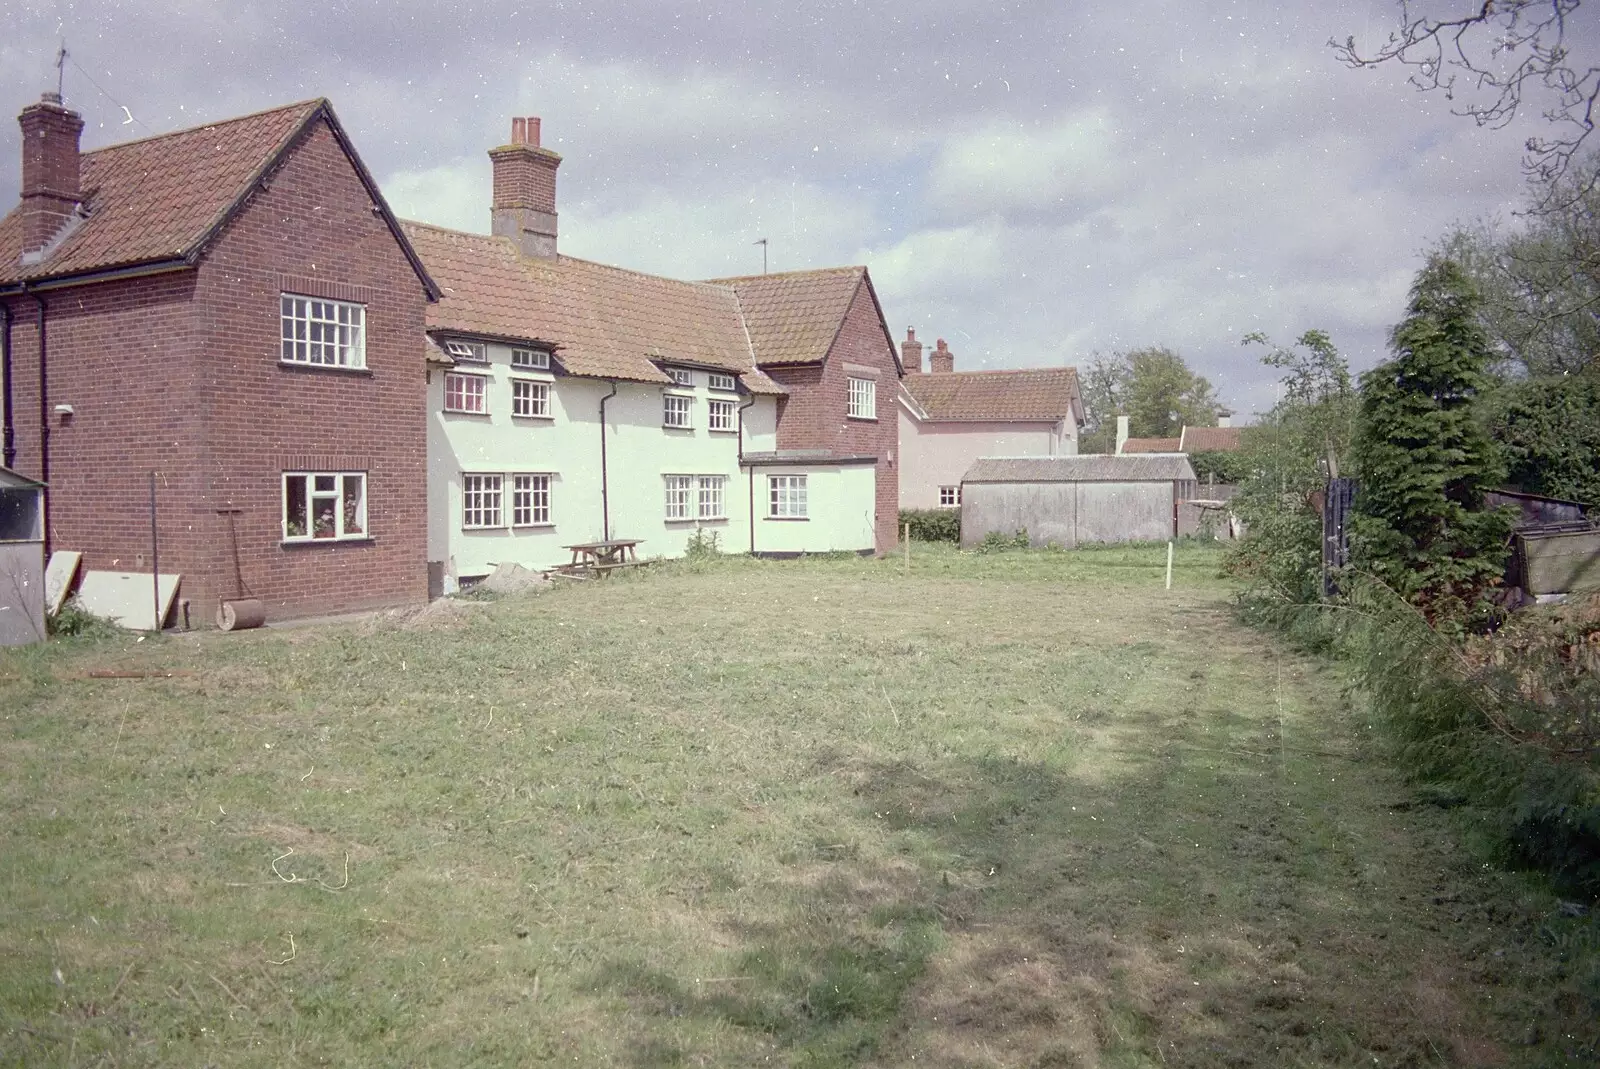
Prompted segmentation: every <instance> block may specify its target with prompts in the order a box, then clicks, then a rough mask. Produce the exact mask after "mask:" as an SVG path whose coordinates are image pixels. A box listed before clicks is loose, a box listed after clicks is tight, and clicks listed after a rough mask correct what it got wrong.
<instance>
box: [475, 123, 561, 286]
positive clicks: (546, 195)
mask: <svg viewBox="0 0 1600 1069" xmlns="http://www.w3.org/2000/svg"><path fill="white" fill-rule="evenodd" d="M489 159H490V160H491V161H493V163H494V206H493V210H492V211H491V212H490V233H492V234H494V235H495V236H496V237H504V238H511V239H512V240H513V241H515V242H516V243H517V248H518V249H520V250H521V251H522V255H524V256H537V257H542V258H544V259H554V258H555V255H556V168H557V167H560V166H561V157H560V156H559V155H558V154H556V153H554V152H551V151H550V150H549V149H547V148H540V147H539V119H538V117H537V116H529V117H528V118H522V117H520V116H519V117H517V118H514V119H512V120H511V143H510V144H509V145H501V146H500V147H499V148H492V149H490V150H489Z"/></svg>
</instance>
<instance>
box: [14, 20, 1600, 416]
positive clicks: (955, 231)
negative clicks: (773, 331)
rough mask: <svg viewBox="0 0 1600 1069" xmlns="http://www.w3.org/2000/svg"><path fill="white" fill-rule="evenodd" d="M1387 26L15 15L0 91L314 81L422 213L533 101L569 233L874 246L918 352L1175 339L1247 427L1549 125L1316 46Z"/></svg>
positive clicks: (669, 252) (481, 195)
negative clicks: (1287, 353)
mask: <svg viewBox="0 0 1600 1069" xmlns="http://www.w3.org/2000/svg"><path fill="white" fill-rule="evenodd" d="M1440 3H1441V4H1443V5H1444V6H1448V4H1447V3H1446V0H1440ZM1456 6H1457V7H1460V6H1462V0H1457V3H1456ZM1467 6H1476V4H1475V3H1474V4H1469V5H1467ZM1596 7H1597V9H1600V5H1596ZM1397 12H1398V8H1397V7H1396V6H1395V5H1394V4H1392V3H1390V2H1388V0H1372V2H1369V3H1360V2H1341V0H1331V2H1330V0H1323V2H1320V3H1309V2H1299V0H1197V2H1194V3H1189V4H1174V3H1170V2H1146V0H1125V2H1122V3H1117V4H1094V5H1086V4H1068V3H1062V2H1061V0H1033V2H1027V3H1016V2H1007V0H916V2H908V0H871V2H867V3H856V2H848V0H823V2H813V0H778V2H773V0H704V2H692V0H660V2H654V3H639V2H635V3H623V2H618V0H612V2H609V3H608V2H605V0H601V2H598V3H594V2H584V0H561V2H555V3H540V2H537V0H534V2H523V0H515V2H513V0H498V2H496V0H486V2H479V0H467V2H464V3H458V4H454V5H443V4H437V3H420V2H418V0H393V2H390V3H384V4H378V3H360V2H340V0H333V2H329V3H323V4H316V5H305V4H301V3H299V2H297V0H287V2H278V3H270V4H268V3H256V4H245V3H230V4H221V3H202V2H197V0H161V2H159V3H156V2H152V0H121V2H114V3H112V2H100V0H97V2H84V3H66V2H63V3H40V2H36V0H0V15H3V16H4V17H3V22H4V25H5V26H6V32H5V35H4V39H3V41H0V106H3V107H5V108H8V109H9V110H10V113H11V114H12V115H15V114H16V113H17V112H18V111H20V110H21V109H22V108H23V106H25V105H26V104H27V103H29V102H31V101H33V100H36V99H37V98H38V95H39V93H40V91H41V90H43V89H47V88H53V87H54V85H55V81H56V70H55V60H56V51H57V48H58V46H59V45H60V43H61V40H62V37H63V36H64V37H65V39H66V47H67V51H68V53H69V58H68V60H67V62H66V63H65V65H64V67H65V78H64V91H65V96H66V100H67V103H68V104H69V105H71V106H72V107H74V108H76V109H78V110H79V111H81V112H82V113H83V114H84V116H85V118H86V120H87V127H86V129H85V132H84V146H85V148H93V147H97V146H101V145H106V144H111V143H114V142H117V141H122V140H127V139H129V138H132V137H142V136H147V135H148V134H150V133H164V132H167V131H170V130H175V129H180V128H182V127H185V126H191V125H195V124H198V123H203V122H206V121H208V120H214V119H220V118H226V117H228V116H232V115H237V114H242V113H245V112H249V111H254V110H259V109H261V108H266V107H271V106H274V105H277V104H280V103H286V102H289V101H292V100H299V99H304V98H307V97H314V96H327V97H329V98H330V99H331V100H332V101H333V104H334V108H335V110H336V111H337V112H338V114H339V116H340V118H341V120H342V121H343V122H344V124H345V126H346V127H347V128H348V129H349V131H350V132H351V135H352V136H353V137H354V139H355V142H356V146H357V148H358V149H359V150H360V152H361V154H362V156H363V158H364V159H365V160H366V161H367V164H368V166H369V167H370V168H371V169H372V171H373V173H374V174H375V175H376V176H377V178H378V180H379V182H380V183H381V185H382V186H383V189H384V191H385V193H386V195H387V196H388V198H389V200H390V202H391V204H392V205H393V206H394V207H395V209H396V210H397V211H398V212H399V213H400V214H401V215H403V216H407V217H410V218H416V219H422V220H427V221H429V222H433V223H438V224H442V225H447V226H456V227H460V228H463V229H469V230H479V231H482V230H487V228H488V218H489V210H488V205H489V165H488V158H487V156H486V155H485V150H486V149H488V148H489V147H491V146H492V145H495V144H498V143H501V142H503V141H505V140H507V139H508V138H509V134H510V118H511V116H512V115H539V116H542V117H543V120H544V131H545V138H544V141H545V144H546V145H548V146H549V147H552V148H554V149H556V150H557V151H559V152H561V153H562V154H563V156H564V157H565V160H564V162H563V164H562V167H561V172H560V183H559V205H558V207H559V209H560V218H561V223H560V226H561V239H560V240H561V248H562V250H563V251H564V252H567V253H570V254H572V255H575V256H582V257H586V258H589V259H595V260H600V261H603V262H607V263H614V264H618V265H621V266H625V267H631V268H636V269H639V270H645V271H652V272H657V273H661V274H666V275H671V276H675V277H683V278H704V277H711V276H718V275H728V274H743V273H753V272H757V271H759V270H760V269H761V249H760V248H759V247H757V246H755V245H754V244H752V243H753V242H755V241H756V240H757V239H758V238H763V237H764V238H767V239H768V240H769V242H770V244H769V246H768V249H769V255H770V266H771V269H772V270H774V271H779V270H791V269H797V268H807V267H821V266H828V265H834V264H843V263H865V264H867V265H868V266H869V267H870V268H871V270H872V276H873V279H874V281H875V283H876V284H877V287H878V292H879V295H880V297H881V298H882V301H883V305H884V311H885V313H886V315H887V317H888V319H889V325H890V328H891V330H892V331H893V332H894V333H895V336H896V337H897V338H898V337H903V336H904V332H905V328H906V327H907V326H914V327H916V328H917V330H918V335H919V337H922V338H924V339H927V340H929V341H932V339H934V338H935V337H938V336H943V337H945V338H947V339H949V342H950V346H951V348H952V349H953V350H954V351H955V352H956V354H957V367H958V368H966V369H971V368H979V367H988V368H999V367H1027V366H1036V365H1046V364H1060V363H1080V364H1081V363H1083V362H1086V361H1087V360H1088V359H1089V357H1090V355H1091V354H1092V353H1093V352H1095V351H1096V350H1099V351H1109V350H1115V349H1119V348H1130V347H1136V346H1142V345H1151V344H1162V345H1168V346H1171V347H1173V348H1175V349H1177V350H1178V351H1179V352H1180V353H1182V354H1183V355H1184V357H1185V358H1187V359H1188V360H1189V362H1190V364H1191V365H1192V366H1194V367H1196V368H1197V369H1198V370H1200V371H1201V372H1202V373H1203V374H1205V375H1207V376H1208V377H1209V378H1210V379H1211V380H1212V381H1213V382H1214V383H1215V384H1216V385H1217V386H1218V388H1219V392H1220V394H1221V395H1222V397H1223V398H1224V400H1225V401H1228V402H1229V403H1231V404H1233V405H1234V406H1235V407H1236V408H1238V409H1239V411H1240V412H1241V414H1247V413H1249V412H1252V411H1255V410H1259V409H1262V408H1264V407H1267V406H1268V405H1270V404H1271V401H1272V396H1273V389H1272V377H1271V375H1270V374H1269V373H1268V372H1267V371H1266V370H1265V369H1263V368H1261V367H1260V366H1259V363H1258V355H1259V354H1258V351H1257V350H1254V349H1245V348H1241V346H1240V343H1239V339H1240V337H1241V336H1242V335H1244V334H1246V333H1248V332H1250V331H1255V330H1262V331H1266V332H1267V333H1268V334H1270V335H1271V336H1273V337H1274V338H1276V339H1281V340H1284V341H1287V340H1290V339H1291V338H1292V337H1293V336H1295V335H1297V334H1299V333H1300V332H1301V331H1303V330H1305V329H1306V328H1308V327H1320V328H1322V329H1324V330H1327V331H1329V332H1330V333H1331V334H1332V335H1333V337H1334V340H1335V342H1336V343H1337V344H1338V345H1340V347H1341V348H1342V349H1343V350H1344V351H1345V352H1346V353H1347V354H1348V355H1349V356H1350V358H1351V361H1352V363H1353V364H1354V365H1355V366H1356V367H1358V368H1361V367H1366V366H1369V365H1370V364H1372V363H1374V362H1376V361H1377V360H1379V359H1381V358H1382V357H1383V355H1384V352H1385V349H1384V344H1385V336H1386V333H1387V331H1388V328H1389V326H1390V325H1391V324H1392V323H1393V322H1394V321H1395V320H1396V319H1397V318H1398V317H1399V316H1400V314H1401V312H1402V309H1403V306H1404V300H1405V292H1406V288H1407V286H1408V284H1409V282H1410V279H1411V277H1412V275H1413V273H1414V272H1415V270H1416V269H1417V267H1418V266H1419V264H1420V254H1421V252H1422V250H1424V249H1425V248H1426V247H1428V246H1429V245H1430V243H1431V242H1433V241H1434V240H1435V239H1436V238H1437V237H1438V236H1439V235H1440V234H1441V233H1442V232H1443V231H1444V229H1445V228H1446V227H1447V226H1448V225H1449V224H1450V223H1451V222H1452V221H1454V220H1458V219H1459V220H1467V219H1475V218H1478V217H1482V216H1492V215H1501V216H1508V215H1509V213H1510V211H1511V210H1512V209H1513V208H1514V207H1515V206H1516V204H1517V202H1518V200H1519V198H1520V196H1521V191H1522V177H1521V172H1520V168H1519V161H1520V155H1521V145H1522V142H1523V140H1524V139H1525V138H1526V136H1527V134H1528V132H1529V130H1530V129H1531V128H1532V123H1531V120H1530V122H1529V123H1525V124H1523V125H1521V126H1515V127H1513V128H1511V129H1506V130H1500V131H1480V130H1478V129H1476V128H1475V127H1474V126H1473V125H1472V123H1471V122H1470V120H1466V119H1462V118H1457V117H1453V116H1451V115H1450V113H1449V107H1450V105H1449V103H1448V102H1447V101H1444V100H1442V99H1438V98H1433V97H1423V96H1419V95H1417V94H1415V93H1414V92H1412V91H1411V90H1409V89H1407V88H1406V86H1405V85H1404V81H1403V77H1402V75H1401V73H1400V72H1398V71H1381V72H1352V71H1348V70H1346V69H1344V68H1343V67H1341V66H1340V65H1339V64H1338V63H1337V62H1336V61H1335V59H1334V57H1333V55H1332V54H1331V52H1330V50H1329V49H1328V47H1327V41H1328V40H1329V38H1331V37H1338V38H1339V39H1341V40H1342V39H1343V38H1344V37H1345V36H1347V35H1350V34H1354V35H1356V37H1357V38H1358V39H1364V40H1369V41H1374V42H1376V41H1378V40H1380V39H1381V38H1382V37H1383V36H1385V35H1387V33H1388V32H1389V31H1390V30H1391V29H1392V28H1393V27H1394V26H1395V25H1396V22H1395V20H1396V18H1397V17H1398V16H1397ZM1594 17H1595V12H1591V10H1590V9H1589V8H1587V7H1586V8H1584V9H1583V10H1582V11H1581V12H1580V13H1579V15H1578V16H1577V22H1579V23H1582V24H1584V25H1578V26H1576V30H1577V32H1579V33H1580V34H1585V35H1588V36H1589V37H1591V38H1592V37H1593V36H1594V35H1595V31H1594V30H1593V29H1592V27H1591V26H1589V25H1587V24H1589V23H1592V21H1593V19H1594ZM124 107H125V108H126V109H127V110H126V111H124ZM130 116H131V118H132V120H133V121H131V122H130V121H129V117H130ZM17 138H18V134H17V127H16V125H15V123H14V122H7V123H5V124H4V125H3V126H0V159H3V160H5V161H10V162H9V163H7V164H5V165H3V166H0V204H6V205H9V204H12V203H14V202H15V198H16V190H17V179H18V174H17V172H18V169H19V164H18V163H17V160H18V145H17Z"/></svg>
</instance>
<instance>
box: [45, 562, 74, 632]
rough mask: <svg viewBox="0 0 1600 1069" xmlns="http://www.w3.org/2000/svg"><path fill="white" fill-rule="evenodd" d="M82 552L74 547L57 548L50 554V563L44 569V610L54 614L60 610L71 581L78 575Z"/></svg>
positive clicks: (70, 588) (70, 587)
mask: <svg viewBox="0 0 1600 1069" xmlns="http://www.w3.org/2000/svg"><path fill="white" fill-rule="evenodd" d="M82 563H83V554H82V553H79V552H78V551H77V550H75V549H58V550H56V551H55V552H54V553H52V554H50V563H49V564H48V565H47V566H46V567H45V570H44V611H45V612H47V613H49V614H50V615H51V616H54V615H55V614H56V613H58V612H60V611H61V606H62V605H63V604H64V603H65V602H66V600H67V594H68V593H69V592H70V591H71V590H72V581H73V580H74V579H76V578H77V577H78V566H79V565H80V564H82Z"/></svg>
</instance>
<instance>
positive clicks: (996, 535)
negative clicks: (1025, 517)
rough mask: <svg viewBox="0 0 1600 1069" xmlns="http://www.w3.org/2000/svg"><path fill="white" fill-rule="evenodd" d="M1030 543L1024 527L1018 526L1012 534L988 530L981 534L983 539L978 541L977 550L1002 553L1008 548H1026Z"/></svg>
mask: <svg viewBox="0 0 1600 1069" xmlns="http://www.w3.org/2000/svg"><path fill="white" fill-rule="evenodd" d="M1030 544H1031V543H1030V542H1029V541H1028V531H1027V529H1026V528H1018V529H1017V531H1016V532H1015V533H1014V534H1002V533H1000V532H999V531H990V532H989V533H988V534H986V535H984V536H983V541H982V542H980V543H978V552H979V553H1004V552H1005V551H1007V550H1010V549H1027V548H1028V546H1029V545H1030Z"/></svg>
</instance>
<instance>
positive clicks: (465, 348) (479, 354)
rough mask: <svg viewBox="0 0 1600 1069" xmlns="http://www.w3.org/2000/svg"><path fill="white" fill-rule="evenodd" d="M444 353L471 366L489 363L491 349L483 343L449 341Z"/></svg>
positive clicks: (446, 343) (445, 344) (445, 345)
mask: <svg viewBox="0 0 1600 1069" xmlns="http://www.w3.org/2000/svg"><path fill="white" fill-rule="evenodd" d="M444 351H445V352H446V353H447V354H449V355H450V356H451V357H453V358H455V359H456V360H465V361H467V363H469V364H487V363H488V362H489V347H488V346H487V345H485V344H483V342H481V341H447V342H445V343H444Z"/></svg>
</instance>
